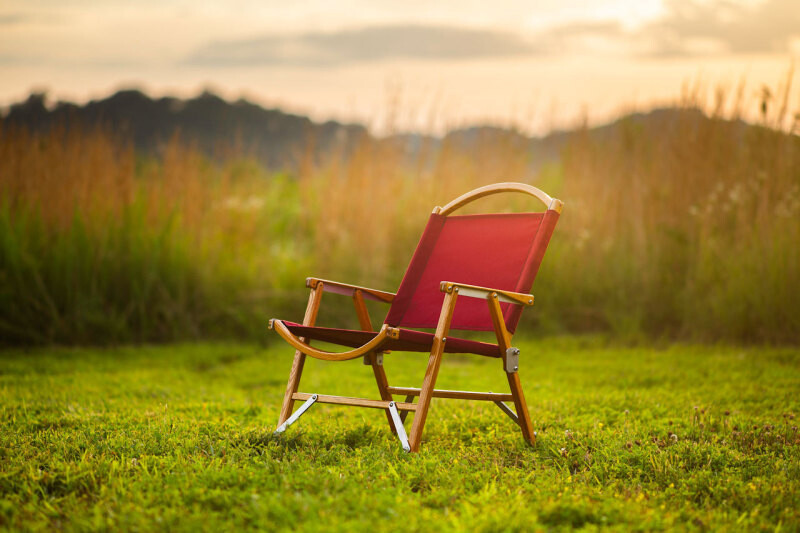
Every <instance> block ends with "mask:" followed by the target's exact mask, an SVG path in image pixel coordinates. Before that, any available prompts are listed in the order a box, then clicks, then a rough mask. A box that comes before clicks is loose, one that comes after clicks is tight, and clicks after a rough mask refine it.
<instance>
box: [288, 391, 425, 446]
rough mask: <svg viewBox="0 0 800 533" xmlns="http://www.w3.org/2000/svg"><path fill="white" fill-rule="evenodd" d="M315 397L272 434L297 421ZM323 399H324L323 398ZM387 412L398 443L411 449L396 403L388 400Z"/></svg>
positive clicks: (307, 401)
mask: <svg viewBox="0 0 800 533" xmlns="http://www.w3.org/2000/svg"><path fill="white" fill-rule="evenodd" d="M317 399H319V395H318V394H313V395H311V397H310V398H309V399H308V400H306V401H305V402H303V405H301V406H300V408H298V409H297V411H295V412H294V413H293V414H292V416H290V417H289V418H288V419H287V420H286V422H284V423H283V424H281V425H280V426H278V429H276V430H275V432H274V433H273V435H279V434H281V433H283V432H284V431H286V428H288V427H289V426H291V425H292V424H294V423H295V422H297V419H299V418H300V417H301V416H303V413H305V412H306V411H308V409H309V408H310V407H311V406H312V405H314V403H316V401H317ZM323 401H324V400H323ZM388 409H389V414H390V416H391V417H392V421H393V422H394V427H395V428H396V429H397V437H398V438H399V439H400V444H401V445H402V446H403V450H405V451H406V452H410V451H411V446H410V445H409V444H408V435H406V428H405V427H404V426H403V420H402V419H401V418H400V413H399V412H398V411H397V405H396V404H395V402H394V401H391V402H389V407H388Z"/></svg>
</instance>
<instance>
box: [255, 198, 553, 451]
mask: <svg viewBox="0 0 800 533" xmlns="http://www.w3.org/2000/svg"><path fill="white" fill-rule="evenodd" d="M498 193H523V194H528V195H530V196H533V197H535V198H537V199H539V200H540V201H541V202H542V203H544V204H545V206H547V209H548V210H555V211H557V212H558V213H561V209H562V206H563V203H562V202H561V201H560V200H558V199H556V198H551V197H550V196H548V195H547V194H545V193H544V192H542V191H541V190H539V189H537V188H536V187H532V186H530V185H526V184H522V183H497V184H494V185H488V186H485V187H480V188H478V189H475V190H473V191H470V192H468V193H466V194H464V195H462V196H459V197H458V198H456V199H455V200H453V201H452V202H450V203H448V204H446V205H445V206H444V207H436V208H435V209H434V211H433V212H434V213H438V214H440V215H444V216H447V215H449V214H451V213H453V212H454V211H456V210H457V209H460V208H461V207H463V206H465V205H467V204H468V203H470V202H472V201H474V200H477V199H478V198H482V197H484V196H488V195H493V194H498ZM306 286H307V287H308V288H309V289H310V290H311V294H310V296H309V299H308V305H307V306H306V312H305V316H304V318H303V325H304V326H314V325H315V322H316V319H317V313H318V311H319V307H320V302H321V300H322V294H323V293H325V292H329V293H334V294H339V295H343V296H349V297H351V298H352V300H353V305H354V307H355V312H356V315H357V316H358V320H359V324H360V326H361V329H363V330H365V331H374V329H373V328H372V322H371V320H370V317H369V313H368V312H367V307H366V305H365V300H373V301H378V302H384V303H391V302H392V301H393V299H394V297H395V293H391V292H385V291H378V290H375V289H369V288H366V287H360V286H357V285H350V284H347V283H340V282H335V281H329V280H323V279H317V278H308V279H307V280H306ZM440 289H441V291H442V292H444V293H445V296H444V302H443V303H442V308H441V312H440V314H439V321H438V324H437V326H436V330H435V333H434V339H433V345H432V347H431V351H430V357H429V359H428V366H427V369H426V371H425V377H424V379H423V382H422V386H421V387H420V388H408V387H391V386H389V382H388V379H387V377H386V372H385V371H384V368H383V364H382V359H383V351H382V350H381V349H380V348H381V344H382V343H383V341H384V340H385V339H387V338H397V335H398V330H397V329H396V328H393V327H390V326H389V325H387V324H384V325H383V326H382V327H381V329H380V330H379V332H378V334H377V335H376V336H375V337H374V338H373V339H372V340H370V341H369V342H368V343H366V344H364V345H363V346H361V347H360V348H355V349H353V350H349V351H345V352H327V351H323V350H319V349H316V348H313V347H311V345H310V344H309V343H308V342H306V340H305V339H303V338H302V337H297V336H295V335H294V334H292V333H291V331H289V329H288V328H287V327H286V326H285V325H284V324H283V323H282V322H281V321H278V320H271V321H270V328H271V329H275V330H276V332H277V333H278V334H279V335H280V336H281V337H282V338H283V339H284V340H286V341H287V342H288V343H289V344H290V345H291V346H292V347H294V348H295V350H296V351H295V354H294V360H293V362H292V368H291V371H290V373H289V381H288V383H287V386H286V393H285V394H284V398H283V405H282V407H281V412H280V416H279V419H278V430H277V431H279V432H280V431H283V430H284V429H285V427H286V425H288V424H290V423H291V422H293V421H294V420H296V418H297V417H298V416H299V414H302V411H305V409H307V408H308V407H309V406H310V405H311V403H313V402H319V403H330V404H338V405H351V406H358V407H370V408H376V409H383V410H385V411H386V416H387V419H388V422H389V426H390V428H391V430H392V432H393V433H394V434H396V435H398V436H400V438H401V441H404V440H405V428H404V427H403V423H404V421H405V418H406V415H407V414H408V412H411V411H413V412H415V416H414V420H413V423H412V426H411V432H410V435H409V438H408V443H407V445H406V444H405V443H404V448H405V449H406V450H407V451H411V452H417V451H419V447H420V443H421V440H422V432H423V429H424V427H425V421H426V419H427V416H428V411H429V409H430V404H431V400H432V399H433V398H448V399H462V400H481V401H491V402H494V403H496V404H497V405H498V406H499V407H500V408H501V409H502V410H503V411H504V412H505V413H506V414H507V415H509V416H510V417H511V418H512V420H514V421H515V422H516V423H517V424H518V425H519V426H520V429H521V431H522V436H523V438H524V439H525V440H526V441H527V442H529V443H530V444H534V443H535V439H536V433H535V432H534V430H533V426H532V424H531V420H530V415H529V413H528V406H527V404H526V403H525V395H524V393H523V390H522V384H521V382H520V378H519V373H518V363H517V359H516V357H517V356H518V354H519V351H518V350H516V349H515V348H513V347H512V345H511V339H512V334H511V333H510V332H509V331H508V329H507V328H506V323H505V320H504V317H503V312H502V309H501V306H500V303H501V302H507V303H512V304H518V305H523V306H531V305H533V301H534V298H533V296H532V295H530V294H521V293H516V292H510V291H505V290H498V289H494V288H490V287H478V286H474V285H465V284H461V283H457V282H451V281H442V283H441V285H440ZM459 297H464V298H480V299H484V300H486V304H487V306H488V308H489V313H490V315H491V317H492V323H493V326H494V333H495V336H496V338H497V343H498V346H499V348H500V352H501V354H502V360H503V368H504V371H505V373H506V376H507V379H508V385H509V388H510V393H508V394H501V393H491V392H473V391H453V390H440V389H436V388H435V384H436V378H437V376H438V375H439V367H440V366H441V362H442V355H443V353H444V348H445V344H446V343H447V335H448V334H449V331H450V322H451V320H452V318H453V312H454V310H455V306H456V302H457V300H458V298H459ZM307 355H310V356H312V357H316V358H318V359H324V360H328V361H343V360H348V359H354V358H357V357H364V360H365V364H369V365H370V366H371V367H372V371H373V374H374V376H375V381H376V382H377V386H378V392H379V394H380V397H381V399H380V400H370V399H366V398H350V397H344V396H327V395H321V394H313V395H312V394H308V393H302V392H298V388H299V384H300V378H301V376H302V374H303V366H304V364H305V360H306V356H307ZM395 395H398V396H404V397H405V401H404V402H395V401H394V398H393V396H395ZM415 397H418V398H419V400H418V402H417V403H416V404H415V403H413V400H414V398H415ZM296 400H304V401H306V404H305V405H304V408H301V409H302V411H301V409H298V411H297V412H296V413H295V414H294V415H293V414H292V411H293V409H294V402H295V401H296ZM504 401H513V402H514V408H515V411H516V413H514V412H512V411H511V409H509V408H508V407H507V406H506V405H505V404H504V403H503V402H504ZM398 411H400V412H401V414H400V415H399V416H398V415H397V413H398Z"/></svg>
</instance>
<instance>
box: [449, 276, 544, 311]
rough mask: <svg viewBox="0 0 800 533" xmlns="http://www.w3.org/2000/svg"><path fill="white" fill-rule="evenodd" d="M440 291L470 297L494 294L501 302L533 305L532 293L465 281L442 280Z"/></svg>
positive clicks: (483, 296) (484, 297) (486, 297)
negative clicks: (470, 283) (482, 285)
mask: <svg viewBox="0 0 800 533" xmlns="http://www.w3.org/2000/svg"><path fill="white" fill-rule="evenodd" d="M440 289H441V290H442V292H453V291H455V292H457V293H458V295H459V296H468V297H470V298H482V299H484V300H485V299H488V298H490V297H492V296H494V295H495V294H496V295H497V299H498V300H499V301H501V302H505V303H510V304H517V305H526V306H530V305H533V295H532V294H523V293H521V292H511V291H503V290H500V289H490V288H488V287H478V286H477V285H467V284H465V283H454V282H452V281H443V282H442V283H441V285H440Z"/></svg>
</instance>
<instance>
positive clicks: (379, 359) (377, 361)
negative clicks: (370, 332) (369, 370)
mask: <svg viewBox="0 0 800 533" xmlns="http://www.w3.org/2000/svg"><path fill="white" fill-rule="evenodd" d="M364 364H365V365H366V366H372V359H371V358H370V356H369V354H368V353H367V354H364ZM375 364H376V365H378V366H383V352H378V353H376V354H375Z"/></svg>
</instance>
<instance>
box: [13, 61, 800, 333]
mask: <svg viewBox="0 0 800 533" xmlns="http://www.w3.org/2000/svg"><path fill="white" fill-rule="evenodd" d="M788 79H789V80H791V76H789V77H788ZM790 91H791V84H790V83H789V82H788V81H787V82H786V83H784V84H783V85H782V86H781V87H780V88H779V90H778V91H775V92H774V93H773V92H769V91H765V92H763V93H762V94H761V95H760V96H761V97H760V99H758V100H756V101H746V99H745V98H743V97H742V91H727V92H726V91H724V90H718V91H717V92H716V96H715V98H714V99H713V100H712V101H704V100H703V99H702V98H700V97H699V95H700V94H702V93H703V91H701V90H699V89H698V88H695V89H694V90H691V89H687V91H686V92H685V93H684V95H683V96H682V99H681V101H680V104H679V109H680V110H681V112H680V113H679V114H674V113H673V114H671V115H670V117H672V118H671V119H670V120H665V121H664V122H663V123H660V122H658V121H657V120H649V121H641V120H637V119H636V118H629V119H626V120H625V121H623V122H622V123H621V124H619V125H618V127H616V128H613V129H610V130H608V131H606V132H605V133H604V134H598V133H596V132H592V131H590V130H587V129H585V128H584V129H583V130H581V131H578V132H576V133H575V134H573V135H571V137H570V139H569V141H568V142H567V144H566V147H565V149H564V150H563V152H562V153H561V156H560V158H559V159H558V160H557V161H553V162H548V163H547V164H539V163H540V162H537V161H532V160H531V157H532V156H531V154H530V151H529V150H528V148H527V146H526V145H524V144H521V143H520V142H519V140H518V139H519V138H518V137H517V136H514V135H512V134H508V135H487V136H485V137H481V138H479V139H478V140H477V141H476V143H475V145H474V146H472V147H471V148H470V149H469V150H464V149H463V147H460V146H459V145H458V144H457V143H455V142H452V141H451V140H448V139H446V140H445V141H444V143H443V144H442V146H441V147H440V148H439V149H438V150H433V149H427V148H426V147H423V149H422V150H421V151H420V152H419V155H418V156H417V157H416V158H412V160H409V158H408V157H407V154H406V153H405V152H404V151H403V149H402V148H401V147H399V146H398V145H397V144H396V143H392V142H389V141H386V140H369V139H367V140H365V141H364V142H363V143H362V144H361V145H360V146H359V147H358V148H357V149H356V151H355V152H354V153H352V154H350V155H349V157H343V156H341V155H337V154H333V155H331V156H330V157H328V158H327V159H325V160H324V161H323V162H321V163H320V162H317V160H316V159H315V158H314V157H312V155H311V154H310V153H309V154H307V155H306V156H305V158H304V159H303V161H304V162H303V164H301V165H300V166H299V170H298V171H296V172H294V173H285V172H284V173H269V172H267V171H265V170H264V169H263V168H261V167H260V166H259V165H258V164H257V163H255V162H254V161H253V160H250V159H248V158H247V157H244V156H241V157H235V158H231V159H229V160H227V161H226V162H223V163H219V162H212V161H211V160H209V159H207V158H205V157H204V156H202V155H200V154H199V153H198V152H197V151H196V150H194V149H193V148H192V146H191V144H189V143H184V142H182V141H181V140H180V138H178V137H175V138H173V139H172V140H171V141H170V142H169V143H167V145H166V146H165V147H164V149H163V150H162V154H161V156H160V157H158V158H154V157H145V156H143V155H141V154H137V153H135V151H134V150H133V148H132V147H131V145H130V144H129V143H127V142H126V141H125V139H124V138H121V137H120V136H118V135H116V134H115V132H113V131H109V130H108V128H103V127H97V128H89V129H85V128H80V127H77V126H76V125H71V124H66V125H64V127H61V128H55V129H53V130H51V131H49V132H48V133H40V134H32V133H29V132H26V131H22V130H14V129H11V128H2V127H0V195H2V196H1V198H2V200H0V336H2V340H3V342H4V343H6V344H42V343H67V344H87V343H88V344H98V343H100V344H102V343H120V342H144V341H167V340H178V339H191V338H226V337H238V338H250V339H263V338H264V337H265V335H266V332H265V329H266V328H265V324H266V320H267V319H268V318H269V317H271V316H282V317H287V318H294V319H298V318H300V317H301V313H302V306H303V305H304V299H305V297H304V292H303V291H304V288H303V280H304V278H305V277H306V276H309V275H316V276H320V277H329V278H334V279H339V280H342V281H348V282H358V283H360V284H364V285H369V286H374V287H376V288H381V289H388V290H393V289H394V288H396V287H397V285H398V283H399V281H400V279H401V277H402V274H403V272H404V270H405V267H406V265H407V263H408V260H409V258H410V255H411V253H412V251H413V248H414V246H415V244H416V240H417V239H418V237H419V235H420V232H421V230H422V228H423V227H424V224H425V222H426V220H427V216H428V213H430V210H431V208H432V207H433V206H434V205H437V204H439V205H441V204H443V203H445V202H447V201H449V200H450V199H452V198H453V197H455V196H457V195H459V194H461V193H463V192H466V191H467V190H470V189H472V188H474V187H476V186H480V185H483V184H487V183H492V182H496V181H523V182H529V183H533V184H534V185H538V186H540V187H541V188H542V189H544V190H546V191H547V192H548V193H550V194H552V195H554V196H558V197H559V198H562V199H563V200H564V201H565V202H566V206H565V209H564V213H563V216H562V219H561V221H560V222H559V227H558V228H557V229H556V233H555V235H554V238H553V241H552V243H551V246H550V249H549V250H548V253H547V255H546V257H545V260H544V264H543V267H542V270H541V272H540V274H539V278H538V279H537V282H536V284H535V286H534V293H535V294H536V295H537V304H538V305H537V308H536V309H535V310H534V311H533V312H532V313H529V314H528V315H527V316H524V317H523V321H524V326H525V327H524V328H523V330H526V331H531V332H538V333H563V332H585V331H601V332H607V333H609V334H611V335H615V336H617V337H621V338H625V339H629V340H630V339H634V340H635V339H639V338H659V337H666V338H690V339H694V340H725V341H733V342H776V343H794V344H796V343H798V342H800V250H799V249H798V248H799V247H798V244H800V171H799V170H798V169H800V139H799V138H798V136H797V132H798V118H797V117H798V116H797V115H792V114H791V105H790V104H791V99H790ZM754 105H755V106H758V108H759V109H760V110H761V124H759V125H756V126H753V125H744V124H743V123H741V122H738V120H737V119H738V117H739V116H742V115H743V114H744V111H745V110H746V109H747V108H748V106H754ZM701 111H702V112H703V113H704V114H705V115H704V116H705V118H703V117H701V115H700V112H701ZM504 201H505V202H506V203H503V202H500V201H499V200H497V199H494V200H491V199H487V200H484V201H482V202H483V203H482V204H481V206H480V207H484V208H487V209H493V210H497V209H499V210H508V209H527V208H529V207H530V204H529V203H528V202H527V201H526V200H525V199H524V198H514V199H511V200H510V202H511V203H507V202H508V201H509V200H508V199H507V198H506V199H504ZM322 319H323V320H325V321H327V322H328V323H329V324H332V325H345V324H354V322H344V321H343V320H344V319H343V318H342V316H341V315H340V314H339V313H338V309H336V308H330V307H329V308H327V310H326V311H324V312H323V314H322Z"/></svg>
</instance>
